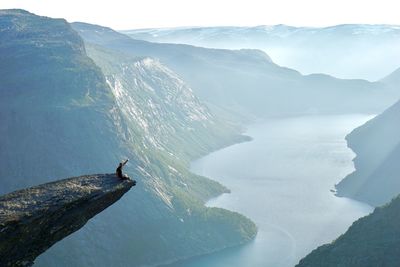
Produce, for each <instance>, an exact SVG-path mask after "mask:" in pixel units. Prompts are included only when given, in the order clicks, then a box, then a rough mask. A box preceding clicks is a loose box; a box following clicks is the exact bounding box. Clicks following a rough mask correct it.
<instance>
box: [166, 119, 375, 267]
mask: <svg viewBox="0 0 400 267" xmlns="http://www.w3.org/2000/svg"><path fill="white" fill-rule="evenodd" d="M370 118H371V116H366V115H343V116H307V117H296V118H285V119H273V120H268V121H266V122H263V123H259V124H255V125H253V126H251V127H249V128H248V131H247V133H246V134H247V135H250V136H251V137H253V138H254V140H253V141H251V142H247V143H242V144H238V145H234V146H231V147H228V148H225V149H222V150H219V151H217V152H215V153H212V154H210V155H208V156H206V157H204V158H201V159H199V160H197V161H195V162H193V164H192V171H193V172H195V173H198V174H201V175H204V176H207V177H210V178H212V179H214V180H217V181H219V182H221V183H222V184H224V185H226V186H227V187H228V188H230V189H231V191H232V193H231V194H224V195H222V196H220V197H218V198H216V199H213V200H211V201H209V202H208V203H207V205H208V206H215V207H222V208H226V209H229V210H233V211H238V212H240V213H242V214H244V215H246V216H248V217H249V218H251V219H252V220H253V221H254V222H255V223H256V224H257V226H258V229H259V232H258V235H257V237H256V239H255V240H254V241H253V242H251V243H249V244H247V245H245V246H242V247H239V248H234V249H229V250H226V251H223V252H220V253H215V254H212V255H207V256H201V257H196V258H192V259H190V260H187V261H182V262H179V263H175V264H172V265H168V266H169V267H183V266H185V267H200V266H201V267H203V266H204V267H235V266H240V267H289V266H294V265H295V264H296V263H297V262H298V261H299V260H300V259H301V258H302V257H304V256H305V255H306V254H308V253H309V252H310V251H312V250H313V249H315V248H316V247H317V246H319V245H321V244H324V243H327V242H330V241H332V240H334V239H336V238H337V237H338V236H339V235H340V234H342V233H344V232H345V231H346V229H347V228H348V227H349V226H350V225H351V223H352V222H353V221H355V220H356V219H358V218H359V217H361V216H364V215H366V214H368V213H370V212H371V211H372V208H371V207H370V206H368V205H365V204H362V203H360V202H357V201H353V200H350V199H346V198H337V197H335V196H334V194H333V193H332V192H330V190H331V189H333V188H334V185H335V183H337V182H339V181H340V180H341V179H342V178H343V177H344V176H345V175H346V174H348V173H350V172H352V171H353V169H354V167H353V163H352V159H353V157H354V156H355V155H354V153H353V152H352V151H351V150H350V149H348V148H347V146H346V142H345V139H344V137H345V135H346V134H348V133H349V132H350V131H351V130H352V129H354V128H355V127H357V126H359V125H361V124H363V123H364V122H366V121H367V120H368V119H370Z"/></svg>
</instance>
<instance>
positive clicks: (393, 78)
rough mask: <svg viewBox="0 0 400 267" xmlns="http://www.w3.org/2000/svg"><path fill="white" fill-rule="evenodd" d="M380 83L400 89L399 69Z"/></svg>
mask: <svg viewBox="0 0 400 267" xmlns="http://www.w3.org/2000/svg"><path fill="white" fill-rule="evenodd" d="M381 81H382V82H383V83H386V84H388V85H390V86H393V87H397V88H398V87H400V68H398V69H396V70H395V71H393V72H392V73H391V74H389V75H388V76H386V77H385V78H383V79H382V80H381Z"/></svg>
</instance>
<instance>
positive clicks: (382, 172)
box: [336, 102, 400, 206]
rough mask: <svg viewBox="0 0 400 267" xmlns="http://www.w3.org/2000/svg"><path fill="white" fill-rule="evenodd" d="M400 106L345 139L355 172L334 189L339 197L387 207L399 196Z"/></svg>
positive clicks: (393, 107)
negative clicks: (352, 158) (353, 156)
mask: <svg viewBox="0 0 400 267" xmlns="http://www.w3.org/2000/svg"><path fill="white" fill-rule="evenodd" d="M399 118H400V102H397V103H396V104H395V105H393V106H392V107H390V108H389V109H387V110H386V111H385V112H383V113H382V114H380V115H378V116H376V117H375V118H373V119H372V120H370V121H368V122H367V123H366V124H364V125H362V126H360V127H359V128H357V129H355V130H354V131H353V132H351V133H350V134H349V135H348V136H347V138H346V139H347V143H348V146H349V147H350V148H351V149H352V150H353V151H354V152H355V153H356V155H357V156H356V158H355V159H354V165H355V169H356V171H355V172H353V173H351V174H349V175H348V176H347V177H346V178H345V179H343V180H342V181H341V182H340V183H339V184H338V185H337V186H336V188H337V192H338V195H339V196H346V197H352V198H355V199H358V200H361V201H364V202H367V203H369V204H371V205H375V206H379V205H383V204H385V203H387V202H388V201H390V200H391V199H392V198H393V197H395V196H397V195H398V194H400V179H399V173H400V165H399V164H398V159H399V157H400V125H399V123H398V122H399Z"/></svg>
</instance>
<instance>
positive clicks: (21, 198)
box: [0, 174, 135, 266]
mask: <svg viewBox="0 0 400 267" xmlns="http://www.w3.org/2000/svg"><path fill="white" fill-rule="evenodd" d="M134 185H135V183H134V181H132V180H127V179H126V180H121V179H119V178H117V177H116V176H115V174H108V175H107V174H97V175H85V176H79V177H73V178H69V179H63V180H59V181H55V182H51V183H47V184H42V185H39V186H35V187H31V188H27V189H23V190H19V191H15V192H12V193H10V194H7V195H4V196H1V197H0V255H1V256H2V257H1V258H0V264H1V266H31V265H33V262H34V260H35V258H36V257H37V256H38V255H40V254H42V253H43V252H44V251H45V250H46V249H48V248H49V247H50V246H51V245H53V244H54V243H56V242H58V241H59V240H61V239H62V238H64V237H65V236H68V235H70V234H71V233H73V232H75V231H77V230H78V229H80V228H81V227H82V226H84V225H85V224H86V222H87V221H88V220H89V219H90V218H92V217H93V216H95V215H96V214H98V213H100V212H101V211H103V210H104V209H106V208H107V207H109V206H110V205H112V204H113V203H115V202H116V201H118V200H119V199H120V198H121V197H122V196H123V195H124V194H125V193H126V192H127V191H129V189H131V187H132V186H134ZM16 237H18V238H16Z"/></svg>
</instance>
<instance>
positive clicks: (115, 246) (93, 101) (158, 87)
mask: <svg viewBox="0 0 400 267" xmlns="http://www.w3.org/2000/svg"><path fill="white" fill-rule="evenodd" d="M0 25H1V29H2V30H1V31H0V39H1V40H6V41H2V42H1V43H0V76H1V77H2V79H0V95H1V97H0V102H1V105H0V119H1V121H2V123H1V125H0V136H1V140H0V143H1V150H0V165H1V168H0V182H1V193H6V192H9V191H12V190H15V189H18V188H22V187H26V186H31V185H33V184H38V183H43V182H47V181H50V180H52V179H55V178H57V177H58V178H62V177H70V176H77V175H80V174H84V173H99V172H104V173H106V172H110V171H112V170H114V169H115V167H116V164H117V162H118V161H120V160H121V159H122V158H125V157H128V158H130V162H129V165H128V166H127V168H126V169H127V172H128V173H129V174H130V175H131V176H133V178H135V179H137V180H138V185H137V186H136V187H135V188H134V190H132V191H131V192H129V193H127V194H126V196H125V197H124V198H123V199H122V200H121V201H119V202H118V203H116V204H115V205H113V206H112V207H110V208H109V209H107V210H106V211H104V212H103V213H102V214H100V215H99V216H97V217H96V218H94V219H93V220H91V221H90V222H89V223H88V224H87V225H86V226H85V227H84V228H83V229H82V230H80V231H78V232H76V233H75V234H74V235H71V236H70V237H68V238H66V239H64V240H63V241H61V242H59V243H57V244H56V245H55V246H53V247H52V248H51V249H50V250H49V251H47V252H46V253H45V254H43V255H42V256H40V257H39V258H38V260H37V265H38V266H129V265H141V264H155V263H160V262H165V261H171V260H176V259H179V258H183V257H188V256H192V255H197V254H201V253H208V252H211V251H214V250H218V249H221V248H224V247H227V246H232V245H237V244H240V243H242V242H245V241H247V240H250V239H251V238H253V237H254V235H255V233H256V227H255V225H254V224H253V223H252V222H251V221H250V220H248V219H247V218H245V217H243V216H242V215H239V214H237V213H234V212H229V211H226V210H222V209H217V208H206V207H205V206H204V201H205V200H207V199H208V198H210V197H213V196H216V195H218V194H220V193H223V192H226V191H227V189H226V188H224V187H223V186H222V185H220V184H218V183H216V182H213V181H211V180H209V179H206V178H204V177H200V176H197V175H194V174H191V173H190V172H189V171H188V162H189V160H190V159H191V158H192V157H194V156H199V155H202V154H204V153H207V152H208V151H210V150H211V149H216V148H218V147H221V146H223V145H226V144H227V143H230V142H234V141H240V140H242V139H243V137H241V136H240V135H238V134H237V133H238V129H237V128H236V127H235V126H232V125H230V124H227V123H223V122H221V121H220V120H219V119H217V118H216V117H215V116H213V115H212V114H211V112H210V111H209V110H208V109H207V108H206V107H205V106H204V105H202V104H201V102H200V101H199V100H198V99H197V98H196V97H195V96H194V95H193V93H192V91H191V90H190V88H189V87H188V86H186V85H185V83H184V82H183V81H182V80H180V79H179V78H178V77H177V76H176V75H175V74H174V73H173V72H172V71H170V70H168V69H167V68H166V67H164V66H163V65H161V64H160V63H158V62H157V61H153V60H149V59H132V60H131V59H128V58H124V60H125V61H124V60H122V58H118V56H117V55H114V54H113V53H110V52H108V51H104V50H99V49H96V48H93V47H91V48H90V47H89V48H88V51H89V54H90V55H91V56H92V57H93V58H94V59H95V61H93V60H92V59H91V58H90V57H88V56H87V53H86V49H85V46H84V44H83V42H82V40H81V38H80V37H79V35H78V34H77V33H76V32H75V31H73V30H72V28H71V27H70V25H69V24H68V23H67V22H66V21H65V20H62V19H50V18H45V17H39V16H35V15H33V14H31V13H28V12H26V11H22V10H2V11H0ZM132 77H134V78H132ZM216 125H218V127H217V126H216ZM175 147H176V151H175V150H174V148H175ZM171 244H174V245H173V246H171Z"/></svg>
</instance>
